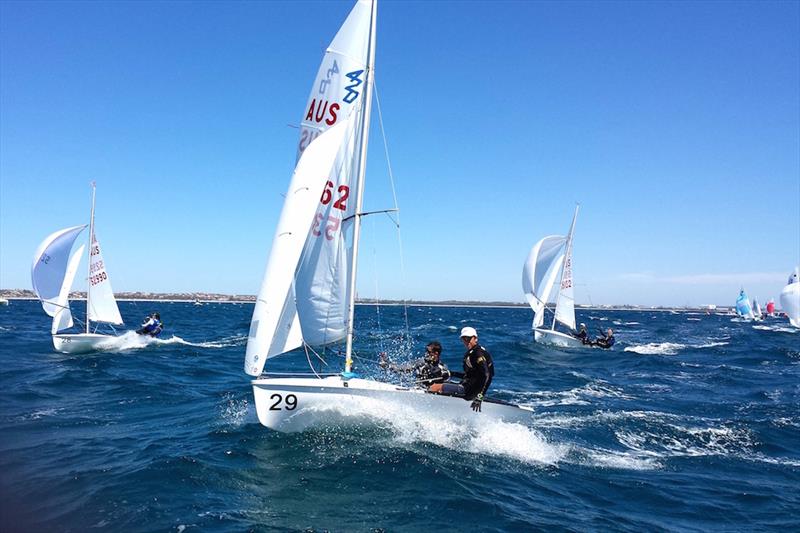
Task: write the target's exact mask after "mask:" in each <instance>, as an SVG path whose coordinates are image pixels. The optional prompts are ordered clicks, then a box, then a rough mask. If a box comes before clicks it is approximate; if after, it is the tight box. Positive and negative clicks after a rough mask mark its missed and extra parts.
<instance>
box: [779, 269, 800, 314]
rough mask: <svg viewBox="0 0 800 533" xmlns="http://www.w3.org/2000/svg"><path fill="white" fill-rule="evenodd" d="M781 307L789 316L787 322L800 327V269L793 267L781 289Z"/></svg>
mask: <svg viewBox="0 0 800 533" xmlns="http://www.w3.org/2000/svg"><path fill="white" fill-rule="evenodd" d="M781 309H783V312H784V313H786V315H787V316H788V317H789V323H790V324H791V325H792V326H794V327H796V328H800V269H795V271H794V272H793V273H792V275H791V276H789V282H788V283H787V284H786V286H785V287H784V288H783V290H782V291H781Z"/></svg>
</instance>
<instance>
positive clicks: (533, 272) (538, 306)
mask: <svg viewBox="0 0 800 533" xmlns="http://www.w3.org/2000/svg"><path fill="white" fill-rule="evenodd" d="M566 242H567V238H566V237H565V236H563V235H550V236H548V237H545V238H543V239H541V240H540V241H539V242H537V243H536V244H534V245H533V248H531V251H530V253H529V254H528V258H527V259H526V260H525V264H524V266H523V267H522V290H523V292H524V293H525V298H526V299H527V300H528V304H530V306H531V309H533V312H534V316H533V327H534V328H537V327H539V326H541V325H542V324H544V309H545V306H546V305H547V301H548V299H549V298H550V292H551V291H552V290H553V284H554V283H555V279H556V276H557V275H558V273H559V271H560V270H561V264H562V263H561V262H562V261H563V260H564V251H563V250H564V244H565V243H566Z"/></svg>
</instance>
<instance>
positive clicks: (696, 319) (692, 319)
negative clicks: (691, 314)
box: [686, 318, 700, 322]
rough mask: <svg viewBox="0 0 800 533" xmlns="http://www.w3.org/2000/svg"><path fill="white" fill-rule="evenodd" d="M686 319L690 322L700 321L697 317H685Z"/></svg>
mask: <svg viewBox="0 0 800 533" xmlns="http://www.w3.org/2000/svg"><path fill="white" fill-rule="evenodd" d="M686 320H688V321H690V322H700V319H699V318H687V319H686Z"/></svg>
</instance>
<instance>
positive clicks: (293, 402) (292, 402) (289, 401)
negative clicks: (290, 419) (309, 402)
mask: <svg viewBox="0 0 800 533" xmlns="http://www.w3.org/2000/svg"><path fill="white" fill-rule="evenodd" d="M269 399H270V400H273V401H274V402H275V403H273V404H272V405H271V406H270V408H269V410H270V411H280V410H282V409H284V408H285V409H286V410H287V411H293V410H294V409H295V408H296V407H297V396H295V395H294V394H287V395H286V398H284V397H283V396H281V395H280V394H273V395H272V396H270V397H269ZM281 404H284V405H285V407H281Z"/></svg>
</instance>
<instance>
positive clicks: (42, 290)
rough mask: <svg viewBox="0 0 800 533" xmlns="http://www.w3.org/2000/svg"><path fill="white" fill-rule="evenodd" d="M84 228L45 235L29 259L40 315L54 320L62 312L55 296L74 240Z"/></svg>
mask: <svg viewBox="0 0 800 533" xmlns="http://www.w3.org/2000/svg"><path fill="white" fill-rule="evenodd" d="M85 227H86V225H85V224H84V225H82V226H74V227H72V228H66V229H62V230H59V231H56V232H55V233H53V234H51V235H48V236H47V238H46V239H45V240H44V241H42V243H41V244H40V245H39V247H38V248H37V249H36V254H35V255H34V256H33V265H32V266H31V281H32V283H33V291H34V292H35V293H36V296H37V297H38V298H39V300H40V301H41V302H42V308H44V312H45V313H47V314H48V315H50V316H53V317H54V316H56V313H57V312H58V311H59V310H60V309H62V308H63V305H62V304H60V303H59V295H60V294H61V287H62V286H63V284H64V277H65V276H66V273H67V264H68V262H69V257H70V254H69V252H70V250H72V245H73V244H75V239H77V238H78V235H79V234H80V232H81V231H83V229H84V228H85Z"/></svg>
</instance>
